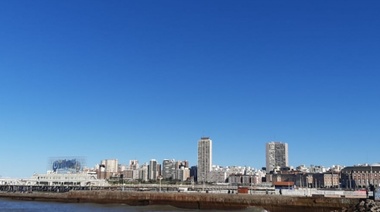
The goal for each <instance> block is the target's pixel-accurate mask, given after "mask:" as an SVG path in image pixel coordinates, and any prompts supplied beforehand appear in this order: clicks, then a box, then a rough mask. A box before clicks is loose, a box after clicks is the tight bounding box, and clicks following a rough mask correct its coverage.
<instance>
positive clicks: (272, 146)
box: [266, 142, 288, 172]
mask: <svg viewBox="0 0 380 212" xmlns="http://www.w3.org/2000/svg"><path fill="white" fill-rule="evenodd" d="M277 167H279V168H282V167H288V144H287V143H282V142H269V143H267V144H266V171H267V172H270V171H273V169H275V168H277Z"/></svg>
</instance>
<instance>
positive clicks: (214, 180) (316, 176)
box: [35, 137, 380, 189]
mask: <svg viewBox="0 0 380 212" xmlns="http://www.w3.org/2000/svg"><path fill="white" fill-rule="evenodd" d="M265 151H266V167H262V168H261V169H255V168H252V167H248V166H224V167H223V166H219V165H216V164H213V162H212V140H211V139H210V138H209V137H202V138H200V140H199V141H198V162H197V164H196V165H192V166H191V165H190V164H189V162H188V161H187V160H186V159H184V160H176V159H164V160H163V161H162V162H161V163H160V162H159V161H157V160H155V159H151V160H150V161H149V162H146V163H142V164H141V163H140V162H139V161H138V160H130V161H129V163H128V164H122V163H120V162H119V160H118V159H104V160H101V161H100V163H99V164H97V165H95V166H94V167H92V168H86V167H82V164H81V163H82V162H81V161H80V159H61V160H54V161H52V162H51V170H49V171H48V174H52V173H55V174H68V173H71V174H73V173H82V174H83V173H92V175H93V177H95V176H96V179H99V180H106V181H108V182H112V181H120V180H122V181H123V183H137V182H138V183H156V182H158V181H160V182H161V181H165V182H169V183H177V182H180V183H189V184H202V183H203V184H205V183H207V184H225V185H231V186H253V185H257V186H275V187H277V188H278V187H288V188H289V187H292V188H293V187H300V188H305V187H306V188H344V189H361V188H370V187H375V188H377V187H379V186H380V164H362V165H352V166H347V167H343V166H340V165H333V166H331V167H328V168H325V167H323V166H319V165H310V166H308V167H307V166H305V165H299V166H297V167H295V168H294V167H292V166H289V155H288V144H287V143H283V142H274V141H272V142H268V143H266V149H265ZM35 176H38V179H40V178H41V179H44V177H43V176H45V175H44V174H35ZM40 183H41V182H40Z"/></svg>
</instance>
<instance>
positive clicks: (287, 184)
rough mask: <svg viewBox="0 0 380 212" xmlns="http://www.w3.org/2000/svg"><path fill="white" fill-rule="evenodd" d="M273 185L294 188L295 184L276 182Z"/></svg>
mask: <svg viewBox="0 0 380 212" xmlns="http://www.w3.org/2000/svg"><path fill="white" fill-rule="evenodd" d="M273 185H275V186H293V185H294V182H282V181H280V182H274V183H273Z"/></svg>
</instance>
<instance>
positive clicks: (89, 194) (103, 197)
mask: <svg viewBox="0 0 380 212" xmlns="http://www.w3.org/2000/svg"><path fill="white" fill-rule="evenodd" d="M0 197H4V198H12V199H19V200H36V201H56V202H78V203H82V202H91V203H102V204H106V203H121V204H127V205H133V206H136V205H141V206H144V205H171V206H175V207H178V208H188V209H201V210H202V209H222V210H239V209H245V208H248V207H251V206H254V207H261V208H264V209H266V210H268V211H271V212H277V211H341V210H342V208H352V206H355V205H357V204H358V203H359V202H360V200H359V199H348V198H325V197H291V196H279V195H248V194H210V193H177V192H172V193H170V192H169V193H160V192H125V191H104V190H103V191H70V192H66V193H39V192H34V193H9V192H7V193H0Z"/></svg>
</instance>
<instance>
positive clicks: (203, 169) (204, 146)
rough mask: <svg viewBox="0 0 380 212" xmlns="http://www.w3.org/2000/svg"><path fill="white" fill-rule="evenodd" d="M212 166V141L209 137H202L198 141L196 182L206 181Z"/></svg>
mask: <svg viewBox="0 0 380 212" xmlns="http://www.w3.org/2000/svg"><path fill="white" fill-rule="evenodd" d="M211 168H212V141H211V139H210V138H209V137H202V138H201V139H200V140H199V141H198V169H197V175H198V176H197V180H198V182H206V181H207V180H208V175H209V173H210V171H211Z"/></svg>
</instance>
